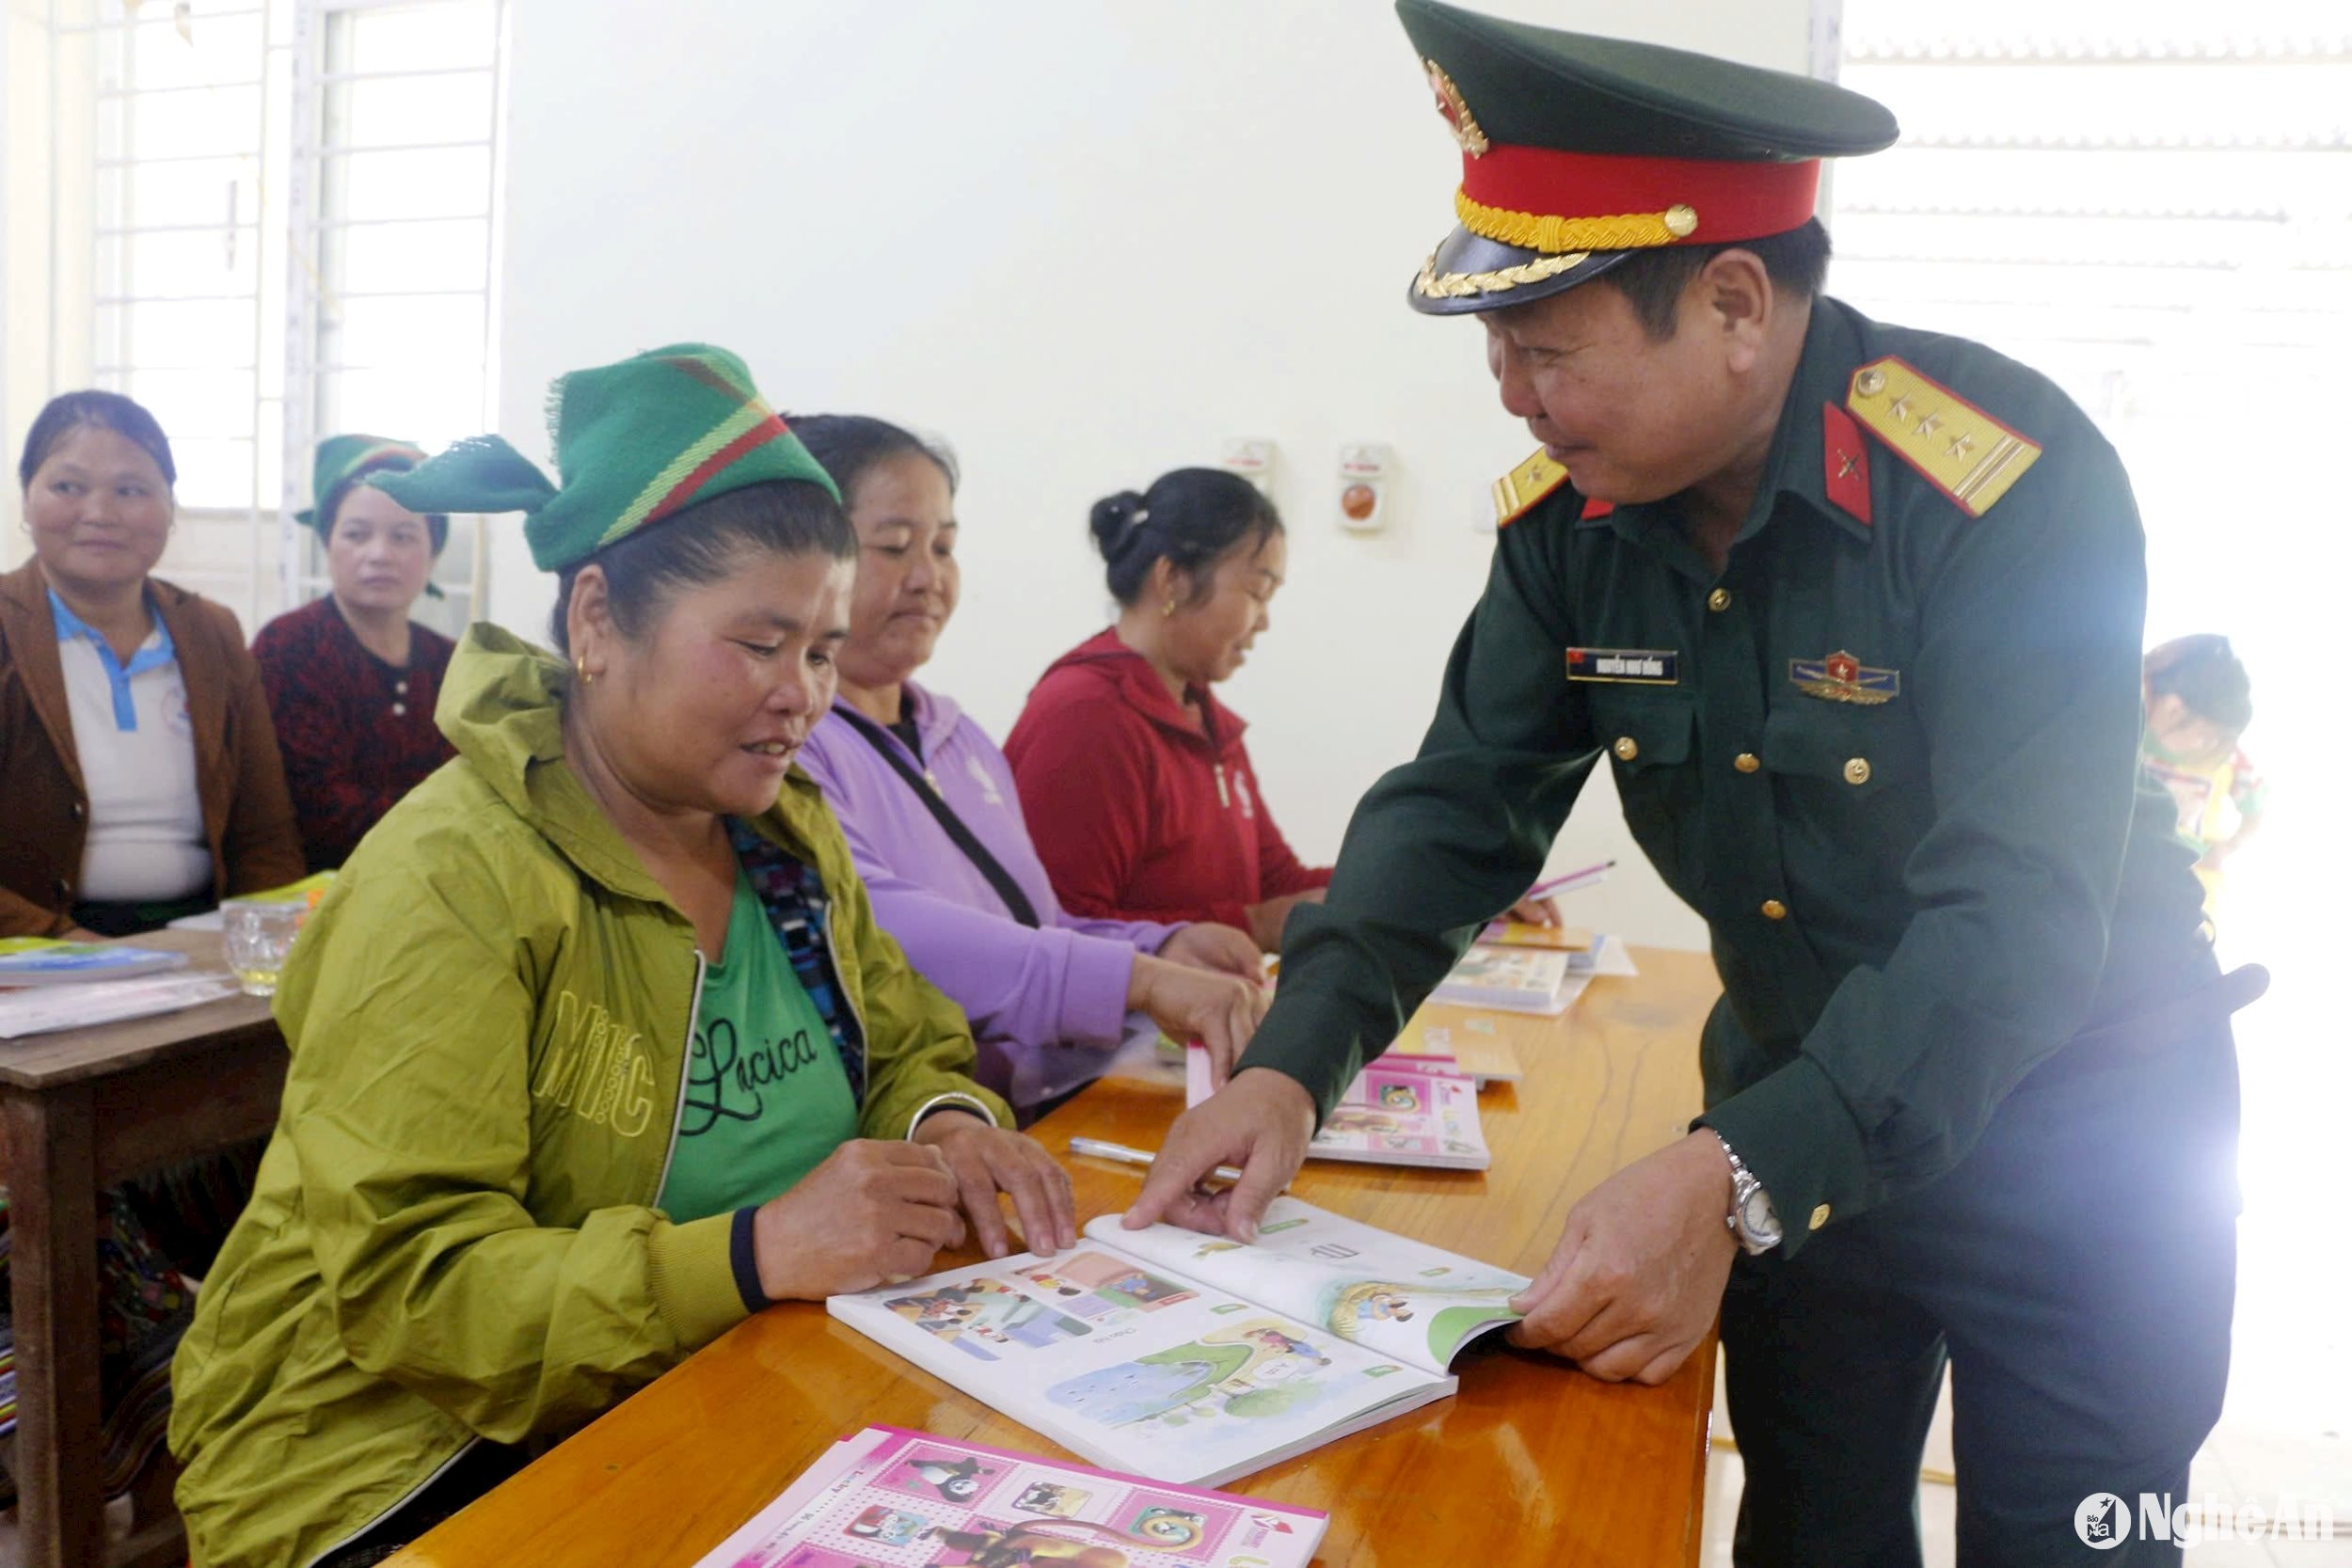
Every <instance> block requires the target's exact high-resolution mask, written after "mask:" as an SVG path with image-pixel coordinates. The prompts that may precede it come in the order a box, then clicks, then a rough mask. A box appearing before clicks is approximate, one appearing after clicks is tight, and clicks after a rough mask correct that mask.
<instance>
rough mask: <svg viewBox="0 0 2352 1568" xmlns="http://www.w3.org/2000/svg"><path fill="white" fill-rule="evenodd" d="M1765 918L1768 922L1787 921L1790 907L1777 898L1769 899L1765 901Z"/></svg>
mask: <svg viewBox="0 0 2352 1568" xmlns="http://www.w3.org/2000/svg"><path fill="white" fill-rule="evenodd" d="M1764 918H1765V919H1767V920H1786V919H1788V905H1786V904H1784V903H1782V902H1781V901H1780V900H1779V899H1777V898H1767V899H1765V900H1764Z"/></svg>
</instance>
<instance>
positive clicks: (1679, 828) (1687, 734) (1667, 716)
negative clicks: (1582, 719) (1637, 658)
mask: <svg viewBox="0 0 2352 1568" xmlns="http://www.w3.org/2000/svg"><path fill="white" fill-rule="evenodd" d="M1591 702H1592V708H1591V713H1592V722H1593V738H1594V739H1595V740H1596V741H1597V742H1598V743H1599V746H1600V750H1601V754H1602V755H1603V756H1606V757H1608V758H1609V759H1610V766H1611V768H1613V771H1614V772H1615V775H1616V784H1617V800H1618V802H1619V803H1620V804H1621V805H1622V806H1623V807H1624V809H1625V823H1626V826H1627V827H1628V828H1629V829H1630V830H1631V831H1632V833H1633V841H1634V842H1635V843H1636V844H1639V845H1640V846H1641V847H1642V852H1643V853H1644V854H1645V855H1647V856H1648V857H1649V858H1650V863H1652V864H1654V865H1656V866H1657V867H1658V868H1659V870H1660V872H1661V874H1663V875H1664V877H1665V878H1666V880H1667V881H1668V883H1669V884H1670V885H1672V886H1674V887H1675V888H1676V889H1677V891H1683V892H1684V894H1685V896H1689V894H1688V892H1687V891H1686V890H1687V889H1688V888H1689V887H1691V886H1692V885H1694V884H1693V883H1692V881H1691V880H1690V879H1691V877H1692V875H1694V868H1692V867H1687V866H1684V865H1683V864H1682V863H1681V848H1680V847H1681V844H1682V842H1683V834H1684V832H1685V831H1686V830H1685V828H1684V824H1685V822H1686V821H1688V822H1689V823H1690V824H1691V825H1690V827H1689V829H1688V832H1691V833H1692V834H1693V835H1695V834H1696V832H1697V824H1696V820H1695V819H1696V816H1697V813H1698V807H1699V783H1698V770H1697V768H1694V767H1692V763H1691V749H1692V736H1693V734H1694V732H1695V731H1696V729H1697V727H1698V709H1697V705H1695V704H1694V703H1693V702H1692V699H1691V697H1690V696H1689V695H1687V694H1686V693H1684V692H1683V691H1680V690H1677V689H1673V688H1643V687H1618V688H1612V689H1608V690H1606V691H1604V692H1598V693H1596V694H1595V695H1594V696H1593V698H1592V699H1591ZM1692 842H1693V843H1695V842H1696V839H1695V837H1693V838H1692Z"/></svg>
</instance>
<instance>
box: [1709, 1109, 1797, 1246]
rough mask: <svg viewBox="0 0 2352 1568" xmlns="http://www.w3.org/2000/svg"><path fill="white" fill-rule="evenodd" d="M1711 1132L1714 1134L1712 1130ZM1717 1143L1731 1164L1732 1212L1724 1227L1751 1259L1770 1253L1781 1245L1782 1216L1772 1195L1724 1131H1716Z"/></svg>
mask: <svg viewBox="0 0 2352 1568" xmlns="http://www.w3.org/2000/svg"><path fill="white" fill-rule="evenodd" d="M1708 1132H1715V1130H1714V1129H1713V1128H1711V1127H1710V1128H1708ZM1715 1142H1716V1143H1717V1144H1718V1145H1720V1146H1721V1147H1722V1148H1723V1151H1724V1159H1726V1160H1728V1161H1730V1162H1731V1212H1730V1213H1728V1214H1725V1215H1724V1227H1726V1228H1727V1229H1729V1230H1730V1232H1731V1233H1732V1235H1733V1236H1735V1237H1737V1238H1738V1239H1739V1242H1740V1251H1742V1252H1744V1253H1746V1254H1747V1255H1748V1256H1749V1257H1751V1258H1753V1257H1755V1256H1756V1254H1757V1253H1759V1252H1770V1251H1771V1250H1772V1248H1774V1247H1776V1246H1778V1245H1780V1237H1781V1229H1780V1216H1779V1215H1778V1214H1776V1213H1774V1212H1772V1195H1771V1194H1770V1193H1768V1192H1766V1191H1765V1190H1764V1183H1763V1182H1761V1181H1758V1180H1756V1172H1754V1171H1752V1170H1750V1169H1748V1166H1747V1162H1745V1161H1743V1160H1741V1159H1740V1156H1739V1155H1738V1154H1737V1153H1736V1152H1734V1151H1733V1149H1732V1147H1731V1145H1730V1144H1728V1143H1725V1142H1724V1135H1723V1134H1722V1133H1721V1132H1715Z"/></svg>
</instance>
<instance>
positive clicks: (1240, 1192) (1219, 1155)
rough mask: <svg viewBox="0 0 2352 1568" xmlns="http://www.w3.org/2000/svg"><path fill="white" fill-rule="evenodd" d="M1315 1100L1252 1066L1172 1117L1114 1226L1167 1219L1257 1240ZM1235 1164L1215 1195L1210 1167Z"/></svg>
mask: <svg viewBox="0 0 2352 1568" xmlns="http://www.w3.org/2000/svg"><path fill="white" fill-rule="evenodd" d="M1314 1132H1315V1102H1314V1099H1313V1097H1312V1096H1311V1095H1309V1094H1308V1093H1307V1089H1306V1086H1305V1085H1302V1084H1300V1083H1299V1082H1298V1080H1297V1079H1295V1078H1293V1077H1291V1076H1290V1075H1289V1074H1288V1073H1284V1072H1277V1071H1275V1070H1274V1069H1272V1068H1251V1069H1249V1070H1248V1071H1247V1072H1242V1073H1236V1074H1235V1075H1234V1077H1233V1081H1232V1083H1230V1084H1228V1085H1225V1086H1224V1087H1223V1088H1221V1089H1219V1090H1217V1092H1216V1093H1215V1094H1213V1095H1211V1096H1210V1097H1209V1098H1208V1099H1206V1100H1204V1101H1201V1102H1200V1104H1198V1105H1195V1106H1194V1107H1193V1108H1192V1109H1191V1110H1189V1111H1186V1112H1185V1113H1184V1115H1183V1116H1180V1117H1177V1118H1176V1124H1175V1125H1174V1126H1173V1127H1170V1128H1169V1129H1168V1141H1167V1142H1166V1143H1164V1144H1162V1145H1161V1146H1160V1157H1159V1158H1158V1159H1156V1160H1154V1161H1152V1172H1151V1174H1150V1175H1148V1176H1146V1177H1145V1178H1144V1179H1143V1192H1142V1193H1141V1195H1140V1196H1137V1197H1136V1202H1135V1207H1134V1208H1132V1209H1130V1210H1128V1211H1127V1213H1126V1217H1125V1218H1124V1219H1122V1220H1121V1221H1120V1224H1122V1225H1124V1226H1125V1227H1127V1228H1128V1229H1130V1230H1140V1229H1142V1228H1143V1227H1145V1226H1147V1225H1152V1224H1155V1223H1157V1222H1159V1221H1161V1220H1166V1221H1167V1222H1168V1224H1170V1225H1181V1226H1183V1227H1185V1228H1186V1229H1188V1230H1199V1231H1203V1232H1205V1233H1207V1234H1209V1235H1212V1236H1219V1235H1222V1236H1230V1237H1232V1239H1233V1240H1234V1241H1237V1242H1254V1241H1256V1240H1257V1239H1258V1222H1259V1221H1260V1220H1261V1219H1263V1218H1264V1217H1265V1208H1266V1205H1267V1204H1269V1203H1271V1202H1273V1201H1274V1199H1275V1196H1276V1195H1277V1194H1279V1193H1280V1192H1281V1190H1282V1189H1283V1188H1284V1187H1285V1186H1287V1185H1289V1183H1290V1180H1291V1178H1292V1177H1294V1176H1296V1175H1297V1174H1298V1166H1299V1164H1300V1162H1302V1161H1304V1160H1305V1159H1306V1158H1307V1140H1308V1139H1310V1138H1311V1137H1313V1136H1314ZM1224 1164H1232V1165H1239V1166H1240V1167H1241V1180H1239V1181H1236V1182H1235V1183H1233V1185H1232V1186H1231V1187H1228V1188H1226V1189H1224V1190H1223V1191H1221V1192H1213V1191H1211V1190H1210V1189H1209V1187H1208V1186H1207V1181H1208V1178H1209V1175H1210V1173H1211V1172H1213V1171H1215V1170H1216V1167H1217V1166H1219V1165H1224Z"/></svg>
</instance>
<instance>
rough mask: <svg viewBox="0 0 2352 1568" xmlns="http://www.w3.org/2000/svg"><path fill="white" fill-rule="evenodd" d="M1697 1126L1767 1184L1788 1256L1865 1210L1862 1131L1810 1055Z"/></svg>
mask: <svg viewBox="0 0 2352 1568" xmlns="http://www.w3.org/2000/svg"><path fill="white" fill-rule="evenodd" d="M1691 1125H1692V1127H1693V1128H1694V1129H1695V1128H1699V1127H1707V1128H1711V1129H1713V1130H1714V1132H1715V1133H1716V1135H1717V1136H1718V1137H1720V1138H1722V1139H1723V1141H1724V1143H1726V1144H1729V1145H1730V1146H1731V1148H1732V1151H1733V1152H1734V1153H1736V1154H1738V1155H1739V1156H1740V1161H1741V1162H1742V1163H1743V1164H1746V1166H1747V1167H1748V1169H1749V1170H1751V1171H1753V1172H1754V1173H1755V1175H1756V1180H1758V1181H1760V1182H1762V1183H1763V1186H1764V1191H1765V1193H1766V1195H1767V1196H1770V1197H1771V1198H1772V1212H1773V1213H1775V1214H1777V1215H1778V1216H1780V1227H1781V1243H1780V1251H1781V1252H1782V1253H1783V1254H1784V1255H1785V1256H1789V1257H1794V1256H1795V1255H1796V1253H1797V1252H1798V1251H1799V1250H1800V1249H1802V1248H1803V1247H1804V1243H1805V1240H1806V1238H1807V1237H1809V1236H1810V1235H1811V1234H1812V1233H1813V1232H1814V1231H1816V1230H1819V1229H1820V1228H1821V1227H1823V1226H1825V1225H1827V1224H1829V1223H1830V1222H1831V1221H1832V1220H1835V1219H1837V1218H1840V1217H1841V1216H1843V1215H1845V1214H1848V1213H1852V1212H1859V1211H1860V1210H1861V1209H1862V1208H1863V1207H1864V1206H1865V1196H1866V1194H1867V1192H1868V1190H1869V1185H1870V1167H1869V1159H1868V1155H1867V1150H1866V1148H1865V1146H1864V1143H1863V1136H1862V1129H1861V1128H1860V1127H1859V1126H1857V1125H1855V1122H1854V1119H1853V1113H1852V1112H1851V1111H1850V1110H1848V1109H1847V1108H1846V1101H1845V1097H1844V1096H1843V1095H1840V1094H1839V1093H1838V1092H1837V1086H1836V1085H1835V1084H1833V1083H1831V1082H1830V1078H1829V1074H1828V1073H1826V1072H1824V1071H1823V1070H1822V1069H1821V1067H1820V1063H1818V1062H1816V1061H1815V1060H1814V1059H1813V1058H1812V1057H1810V1056H1803V1055H1801V1056H1799V1057H1798V1058H1797V1059H1796V1060H1795V1061H1793V1062H1790V1063H1788V1065H1787V1066H1785V1067H1781V1068H1778V1069H1774V1070H1773V1071H1772V1072H1770V1073H1768V1074H1766V1075H1765V1076H1764V1077H1763V1078H1761V1079H1758V1080H1757V1081H1756V1083H1754V1084H1751V1085H1748V1086H1747V1087H1746V1088H1744V1089H1741V1090H1740V1092H1739V1093H1738V1094H1735V1095H1733V1096H1731V1097H1730V1098H1729V1099H1728V1100H1725V1101H1722V1102H1721V1103H1720V1104H1717V1105H1715V1106H1713V1107H1711V1108H1709V1109H1708V1111H1707V1113H1706V1114H1705V1115H1703V1116H1701V1117H1699V1118H1698V1119H1697V1120H1695V1121H1693V1122H1692V1124H1691Z"/></svg>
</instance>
